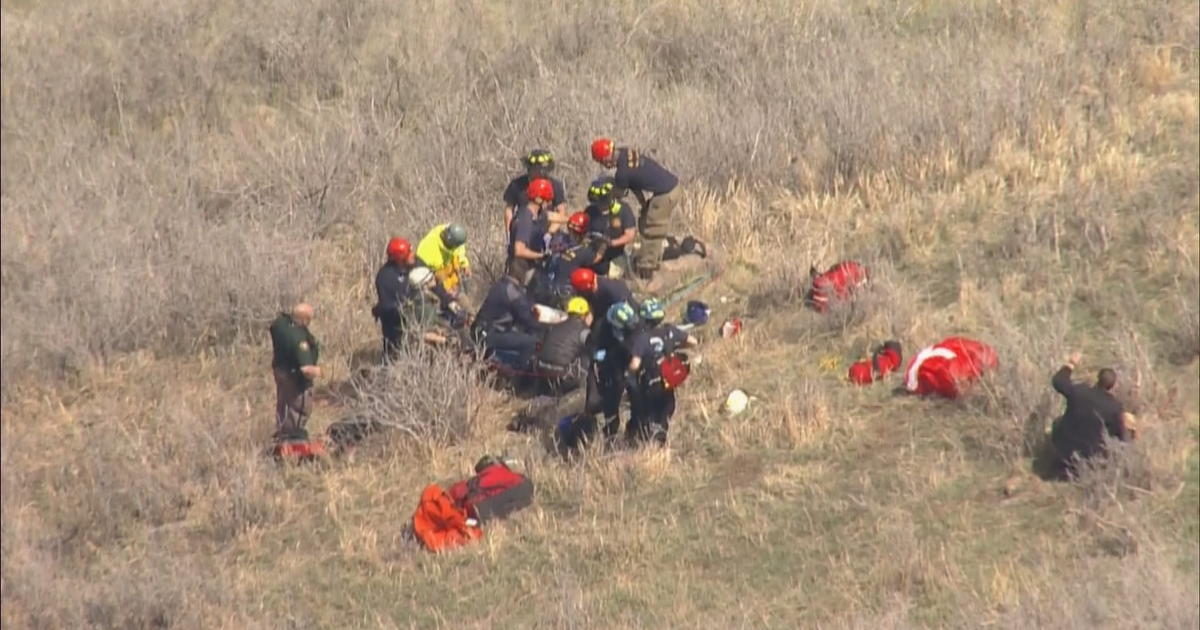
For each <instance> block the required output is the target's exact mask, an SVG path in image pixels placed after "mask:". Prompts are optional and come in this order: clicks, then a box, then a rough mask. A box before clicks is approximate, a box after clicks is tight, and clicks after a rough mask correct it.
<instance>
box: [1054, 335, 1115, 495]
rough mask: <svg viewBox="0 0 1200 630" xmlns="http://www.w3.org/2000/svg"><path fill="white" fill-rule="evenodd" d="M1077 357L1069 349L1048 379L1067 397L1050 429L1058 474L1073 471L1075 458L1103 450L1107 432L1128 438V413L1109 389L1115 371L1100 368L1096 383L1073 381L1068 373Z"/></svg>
mask: <svg viewBox="0 0 1200 630" xmlns="http://www.w3.org/2000/svg"><path fill="white" fill-rule="evenodd" d="M1080 359H1081V355H1080V353H1078V352H1074V353H1072V354H1071V356H1070V358H1068V359H1067V362H1066V364H1065V365H1063V366H1062V367H1061V368H1060V369H1059V370H1058V372H1056V373H1055V374H1054V378H1053V379H1052V380H1051V384H1052V385H1053V386H1054V389H1055V391H1057V392H1058V393H1059V394H1061V395H1062V396H1063V398H1066V399H1067V409H1066V411H1065V412H1064V413H1063V415H1062V417H1061V418H1059V419H1058V420H1057V421H1055V422H1054V426H1053V428H1052V429H1051V432H1050V440H1051V442H1052V443H1053V444H1054V449H1055V451H1057V455H1058V472H1059V473H1060V474H1068V473H1073V472H1075V467H1076V465H1077V462H1079V461H1081V460H1085V459H1090V458H1093V457H1095V456H1097V455H1101V454H1103V452H1104V442H1105V436H1106V435H1107V436H1111V437H1114V438H1116V439H1118V440H1121V441H1122V442H1126V441H1129V439H1130V438H1131V435H1130V432H1129V430H1128V427H1127V426H1126V421H1127V420H1128V419H1129V414H1127V413H1125V408H1124V407H1123V406H1122V405H1121V402H1120V401H1119V400H1117V398H1116V396H1113V393H1112V392H1113V388H1114V387H1116V385H1117V373H1116V371H1114V370H1112V369H1111V368H1104V369H1102V370H1100V372H1099V374H1097V376H1096V384H1095V385H1090V386H1089V385H1085V384H1082V383H1074V382H1072V381H1071V374H1072V372H1074V370H1075V369H1076V368H1078V367H1079V361H1080Z"/></svg>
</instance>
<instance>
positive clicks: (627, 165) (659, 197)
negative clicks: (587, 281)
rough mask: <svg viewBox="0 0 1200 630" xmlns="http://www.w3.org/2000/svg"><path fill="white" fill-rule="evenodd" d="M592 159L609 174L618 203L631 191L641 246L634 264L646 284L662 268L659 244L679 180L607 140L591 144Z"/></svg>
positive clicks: (633, 151) (670, 213) (603, 139)
mask: <svg viewBox="0 0 1200 630" xmlns="http://www.w3.org/2000/svg"><path fill="white" fill-rule="evenodd" d="M592 159H593V160H595V161H596V162H597V163H599V164H600V165H601V166H603V167H604V168H611V169H616V170H615V171H614V172H613V197H614V198H615V199H621V198H622V197H624V196H625V192H626V191H627V190H631V191H633V195H634V197H636V198H637V200H638V203H639V204H640V206H641V208H640V210H639V211H638V231H639V232H640V233H641V236H642V246H641V249H640V250H639V251H638V255H637V260H636V261H634V268H635V272H636V273H637V274H638V277H640V278H642V279H645V280H649V279H650V278H652V277H653V276H654V273H655V272H657V271H658V268H659V266H660V265H661V264H662V255H663V240H664V239H666V238H667V232H668V230H669V229H670V224H671V215H672V213H673V212H674V210H675V204H676V201H677V200H676V198H675V195H673V194H672V193H674V192H675V188H676V187H677V186H678V185H679V178H678V177H676V176H675V174H674V173H671V172H670V171H668V170H667V169H665V168H663V167H662V166H661V165H660V164H659V163H658V162H656V161H655V160H653V159H652V158H650V157H649V156H647V155H643V154H642V152H641V151H638V150H637V149H634V148H630V147H618V146H616V145H615V143H613V141H612V140H611V139H609V138H598V139H596V140H595V141H594V142H592Z"/></svg>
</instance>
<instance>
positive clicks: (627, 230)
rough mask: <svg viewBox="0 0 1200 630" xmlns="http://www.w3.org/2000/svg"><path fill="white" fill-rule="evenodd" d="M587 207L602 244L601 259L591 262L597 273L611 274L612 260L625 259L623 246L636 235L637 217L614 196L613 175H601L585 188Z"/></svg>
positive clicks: (592, 228) (592, 224)
mask: <svg viewBox="0 0 1200 630" xmlns="http://www.w3.org/2000/svg"><path fill="white" fill-rule="evenodd" d="M588 201H589V202H591V203H589V204H588V206H587V208H586V210H585V211H586V212H587V217H588V221H589V224H590V229H591V231H592V232H593V233H595V234H597V235H598V236H599V237H600V240H601V241H602V242H603V243H604V247H603V251H602V252H601V258H600V261H599V262H597V263H596V264H594V265H592V269H594V270H595V271H596V273H598V274H600V275H602V276H607V275H609V274H610V271H611V266H612V261H614V260H626V259H625V246H626V245H628V244H630V243H632V242H633V239H634V237H636V236H637V217H635V216H634V214H633V208H630V207H629V204H627V203H625V202H624V201H621V200H620V199H616V198H614V197H613V178H611V177H600V178H597V179H596V180H595V181H593V182H592V185H591V186H589V187H588Z"/></svg>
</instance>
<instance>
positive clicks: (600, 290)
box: [571, 267, 634, 333]
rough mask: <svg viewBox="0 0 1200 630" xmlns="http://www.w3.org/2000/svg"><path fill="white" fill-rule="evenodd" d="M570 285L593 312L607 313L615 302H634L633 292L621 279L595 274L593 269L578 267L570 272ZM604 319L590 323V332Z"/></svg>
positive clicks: (599, 325)
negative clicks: (585, 300)
mask: <svg viewBox="0 0 1200 630" xmlns="http://www.w3.org/2000/svg"><path fill="white" fill-rule="evenodd" d="M571 287H572V288H573V289H575V292H576V293H578V294H579V295H582V296H583V297H584V298H586V299H587V301H588V304H589V305H590V306H591V307H592V312H593V313H607V312H608V309H609V308H611V307H612V305H613V304H616V303H617V302H629V303H630V304H633V303H634V300H633V292H632V291H630V290H629V285H627V284H625V282H624V281H623V280H619V279H617V278H603V277H600V276H597V275H596V272H595V271H592V270H591V269H588V268H587V267H580V268H579V269H576V270H575V271H573V272H571ZM604 321H605V320H604V319H597V320H596V323H595V324H593V325H592V332H593V333H595V332H598V330H599V328H600V327H601V325H602V324H603V323H604Z"/></svg>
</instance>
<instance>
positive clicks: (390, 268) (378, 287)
mask: <svg viewBox="0 0 1200 630" xmlns="http://www.w3.org/2000/svg"><path fill="white" fill-rule="evenodd" d="M411 269H412V268H411V267H409V266H408V265H405V264H402V263H398V262H394V261H390V260H389V261H388V262H386V263H384V265H383V266H382V267H380V268H379V271H378V272H377V273H376V274H375V294H376V295H377V296H378V298H379V299H378V302H377V303H376V311H377V312H378V313H396V312H398V311H399V310H400V305H401V304H403V303H404V302H406V301H407V300H408V299H409V297H410V296H411V295H412V291H411V287H410V285H409V284H408V272H409V271H410V270H411Z"/></svg>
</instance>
